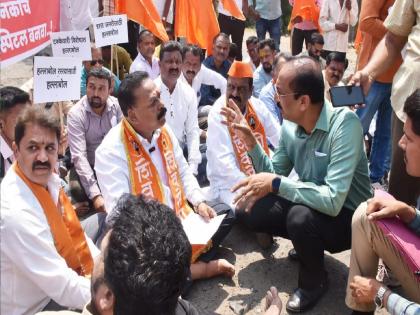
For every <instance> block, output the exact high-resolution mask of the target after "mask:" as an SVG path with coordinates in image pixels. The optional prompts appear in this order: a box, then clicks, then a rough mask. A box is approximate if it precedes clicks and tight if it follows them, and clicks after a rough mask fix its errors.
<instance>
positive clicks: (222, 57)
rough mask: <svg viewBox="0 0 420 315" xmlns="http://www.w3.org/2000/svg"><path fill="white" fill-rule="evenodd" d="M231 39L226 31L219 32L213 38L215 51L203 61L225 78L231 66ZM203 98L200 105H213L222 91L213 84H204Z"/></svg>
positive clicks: (201, 91)
mask: <svg viewBox="0 0 420 315" xmlns="http://www.w3.org/2000/svg"><path fill="white" fill-rule="evenodd" d="M229 48H230V39H229V36H228V35H226V34H225V33H219V34H217V35H216V36H215V37H214V39H213V52H212V55H211V56H208V57H207V58H206V59H204V61H203V65H204V66H206V67H207V68H209V69H210V70H213V71H216V72H217V73H219V74H221V75H222V76H223V77H224V78H227V73H228V71H229V68H230V65H231V63H230V61H229V60H228V57H229ZM200 94H201V100H200V105H213V104H214V102H215V101H216V100H217V99H218V98H219V97H220V95H221V92H220V91H219V90H217V89H215V88H214V87H212V86H207V85H205V84H204V85H202V86H201V89H200Z"/></svg>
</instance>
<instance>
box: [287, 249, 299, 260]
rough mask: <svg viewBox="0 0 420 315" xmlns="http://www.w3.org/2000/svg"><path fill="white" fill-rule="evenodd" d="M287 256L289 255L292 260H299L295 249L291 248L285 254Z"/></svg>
mask: <svg viewBox="0 0 420 315" xmlns="http://www.w3.org/2000/svg"><path fill="white" fill-rule="evenodd" d="M287 257H289V259H290V260H292V261H299V260H300V259H299V255H298V253H297V252H296V249H294V248H292V249H291V250H289V253H288V254H287Z"/></svg>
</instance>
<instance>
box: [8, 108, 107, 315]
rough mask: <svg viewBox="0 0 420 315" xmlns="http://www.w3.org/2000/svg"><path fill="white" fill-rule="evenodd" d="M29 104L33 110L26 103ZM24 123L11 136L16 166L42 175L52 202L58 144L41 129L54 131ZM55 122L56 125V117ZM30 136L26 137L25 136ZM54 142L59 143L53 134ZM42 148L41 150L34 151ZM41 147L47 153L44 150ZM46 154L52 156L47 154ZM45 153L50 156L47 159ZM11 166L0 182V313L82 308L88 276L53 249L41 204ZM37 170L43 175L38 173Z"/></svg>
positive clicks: (18, 314) (56, 182)
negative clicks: (21, 130) (53, 305)
mask: <svg viewBox="0 0 420 315" xmlns="http://www.w3.org/2000/svg"><path fill="white" fill-rule="evenodd" d="M29 109H31V110H33V111H35V110H37V109H36V108H32V107H31V106H29V108H28V110H29ZM38 109H41V108H40V107H38ZM46 115H48V112H47V114H46ZM49 119H51V118H49ZM18 124H19V122H18ZM25 125H26V127H25V129H26V130H25V132H24V133H25V134H24V136H23V138H22V139H16V142H17V143H18V145H17V147H18V148H19V149H17V155H16V157H17V164H16V165H19V167H20V169H22V172H23V173H24V174H25V175H26V176H27V177H28V178H29V179H30V180H31V181H32V180H33V179H34V180H36V179H38V178H41V177H43V178H44V179H45V180H44V179H43V180H44V181H45V187H48V192H49V193H50V195H51V197H52V199H53V201H54V202H55V204H57V203H58V196H59V189H60V178H59V177H58V175H56V174H55V173H52V168H51V165H55V162H56V160H57V146H55V147H54V148H51V145H50V144H49V143H48V141H47V140H48V135H47V136H46V135H45V132H47V133H48V132H49V135H51V133H52V135H53V136H52V138H53V140H54V137H55V133H54V132H52V131H51V130H50V129H47V128H45V127H44V128H40V127H39V125H37V124H36V123H33V122H32V123H30V122H29V123H26V124H25ZM57 126H58V127H57V128H58V130H59V128H60V127H59V123H58V122H57ZM37 127H38V128H37ZM29 137H30V139H26V138H29ZM50 138H51V137H50ZM29 140H30V141H31V142H30V143H32V147H31V148H32V149H31V152H30V153H28V151H29V150H27V145H28V143H29ZM25 141H26V142H25ZM55 141H57V142H56V144H57V145H58V139H55ZM43 146H45V147H43ZM42 150H44V151H43V152H44V153H38V152H39V151H42ZM45 150H47V151H48V152H50V153H45ZM35 151H36V153H34V152H35ZM51 154H52V155H55V157H51ZM34 156H36V158H33V157H34ZM45 156H50V157H51V158H48V159H47V158H45ZM54 159H55V161H54ZM25 163H26V167H25V165H24V164H25ZM28 163H29V164H28ZM36 163H38V164H36ZM39 163H44V172H43V171H42V169H40V168H39V165H40V164H39ZM47 163H48V164H49V165H50V169H49V171H50V175H49V177H47V176H46V175H45V165H47ZM16 165H15V166H12V168H11V169H10V170H9V172H7V174H6V176H5V177H4V179H3V182H2V184H1V224H0V230H1V251H0V252H1V312H0V313H1V314H7V315H21V314H24V315H26V314H34V313H37V312H39V311H41V310H43V309H44V308H45V307H46V306H47V304H49V303H50V302H51V301H52V300H54V302H55V303H56V304H59V305H60V306H63V307H65V308H77V309H82V308H83V306H84V304H86V303H87V302H89V300H90V297H91V294H90V280H89V279H88V278H86V277H83V276H79V275H78V274H77V273H76V272H75V271H74V270H73V269H71V268H70V267H68V265H67V263H66V260H65V259H64V258H63V257H62V256H61V255H60V254H59V253H58V251H57V249H56V246H55V241H54V238H53V235H52V232H51V229H50V225H49V223H48V221H47V217H46V215H45V213H44V209H43V208H42V206H41V204H40V202H39V201H38V199H37V197H36V196H35V194H34V193H33V192H32V190H31V189H30V188H29V186H28V185H27V184H26V183H25V182H24V180H23V179H22V177H20V176H19V175H18V173H17V172H16V170H15V168H16ZM28 170H29V171H28ZM30 170H32V171H30ZM28 172H30V173H31V176H32V177H30V175H28ZM42 172H43V173H44V175H38V174H40V173H42ZM35 183H37V182H35ZM39 185H40V184H39ZM60 208H61V209H62V207H60ZM85 238H86V241H87V244H88V246H89V250H90V253H91V256H92V258H95V257H96V256H97V255H98V254H99V250H98V249H97V248H96V247H95V245H94V244H93V243H92V241H91V240H90V239H89V238H88V237H86V236H85Z"/></svg>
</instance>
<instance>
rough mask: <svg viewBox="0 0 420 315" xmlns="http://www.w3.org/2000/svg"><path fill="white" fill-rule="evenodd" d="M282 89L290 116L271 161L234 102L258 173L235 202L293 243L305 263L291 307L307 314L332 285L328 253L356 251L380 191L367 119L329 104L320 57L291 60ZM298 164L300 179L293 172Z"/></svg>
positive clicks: (232, 122)
mask: <svg viewBox="0 0 420 315" xmlns="http://www.w3.org/2000/svg"><path fill="white" fill-rule="evenodd" d="M276 92H277V97H278V99H279V101H280V106H281V111H282V115H283V118H284V120H283V125H282V129H281V138H280V142H279V146H278V148H277V149H276V151H275V152H274V154H273V155H272V157H271V158H270V157H269V156H268V155H267V154H266V153H265V152H264V150H263V148H262V146H261V145H260V144H259V143H258V141H257V139H256V138H255V137H254V135H253V133H252V130H251V129H250V127H249V125H248V124H247V123H246V121H245V120H244V117H243V115H242V113H241V111H240V110H239V109H238V108H237V107H236V106H234V104H232V103H230V107H231V108H227V109H226V111H225V113H224V116H225V119H226V124H227V125H228V126H229V127H230V128H232V129H233V130H234V131H235V133H236V134H237V135H238V137H239V138H240V139H241V140H242V141H243V142H244V143H245V145H246V148H247V153H248V155H249V156H250V158H251V159H252V164H253V166H254V168H255V171H256V173H257V174H255V175H251V176H248V177H245V178H244V179H242V180H241V181H240V182H239V183H237V184H236V185H235V186H234V187H233V188H232V191H234V192H237V196H236V198H235V200H234V202H237V203H238V204H244V205H246V207H245V211H242V212H238V211H236V216H237V218H238V219H239V221H242V222H243V223H245V224H246V225H248V226H249V227H250V228H251V229H252V230H254V231H256V232H263V233H271V234H273V235H278V236H281V237H284V238H287V239H290V240H291V241H292V243H293V246H294V250H292V251H293V252H292V253H289V255H290V254H293V256H292V257H293V258H294V259H295V260H298V261H299V263H300V268H299V278H298V284H297V287H298V288H297V289H296V290H295V291H294V292H293V293H292V294H291V296H290V298H289V301H288V302H287V305H286V308H287V310H289V311H290V312H303V311H305V310H307V309H309V308H311V307H312V306H314V305H315V304H316V303H317V302H318V300H319V299H320V298H321V296H322V295H323V294H324V293H325V292H326V290H327V287H328V279H327V272H326V271H325V269H324V251H325V250H327V251H329V252H331V253H336V252H340V251H343V250H346V249H349V248H350V246H351V220H352V216H353V213H354V210H355V209H356V208H357V206H358V205H359V204H360V203H361V202H363V201H365V200H367V199H369V198H370V197H371V196H372V191H371V186H370V180H369V172H368V164H367V158H366V154H365V152H364V147H363V130H362V126H361V124H360V121H359V119H358V117H357V115H356V114H355V113H353V112H352V111H350V110H349V109H347V108H336V109H334V108H333V107H332V106H331V104H330V103H329V102H328V101H324V81H323V78H322V72H321V68H320V65H319V62H317V61H316V60H314V59H313V58H310V57H297V58H294V59H292V60H290V61H288V62H286V63H285V64H284V65H283V66H282V68H281V69H280V72H279V76H278V78H277V82H276ZM293 168H294V170H295V171H296V173H297V174H298V176H299V180H294V179H292V178H288V177H287V176H288V175H289V174H290V172H291V171H292V169H293ZM292 257H291V258H292Z"/></svg>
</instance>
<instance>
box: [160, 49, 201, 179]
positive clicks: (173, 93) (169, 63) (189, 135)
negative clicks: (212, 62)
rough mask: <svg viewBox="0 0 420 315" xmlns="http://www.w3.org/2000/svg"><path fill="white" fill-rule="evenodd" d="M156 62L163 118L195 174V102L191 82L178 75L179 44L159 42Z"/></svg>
mask: <svg viewBox="0 0 420 315" xmlns="http://www.w3.org/2000/svg"><path fill="white" fill-rule="evenodd" d="M160 55H161V60H160V62H159V65H160V69H161V75H160V76H159V77H158V78H157V79H156V80H155V81H154V82H155V84H156V85H157V87H158V88H159V90H160V98H161V100H162V102H163V104H164V105H165V107H166V109H167V111H168V112H167V114H166V122H167V124H168V125H169V126H170V127H171V129H172V131H173V132H174V134H175V136H176V138H177V140H178V142H179V144H180V145H181V148H186V149H187V151H188V158H187V160H188V164H189V166H190V168H191V171H192V173H193V174H194V175H197V174H198V164H200V162H201V153H200V129H199V127H198V112H197V110H198V103H197V97H196V93H195V92H194V90H193V89H192V87H191V86H189V85H188V84H185V83H184V82H182V80H180V79H179V77H180V75H181V63H182V54H181V45H180V44H179V43H177V42H173V41H171V42H168V43H165V44H163V45H162V48H161V52H160Z"/></svg>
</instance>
